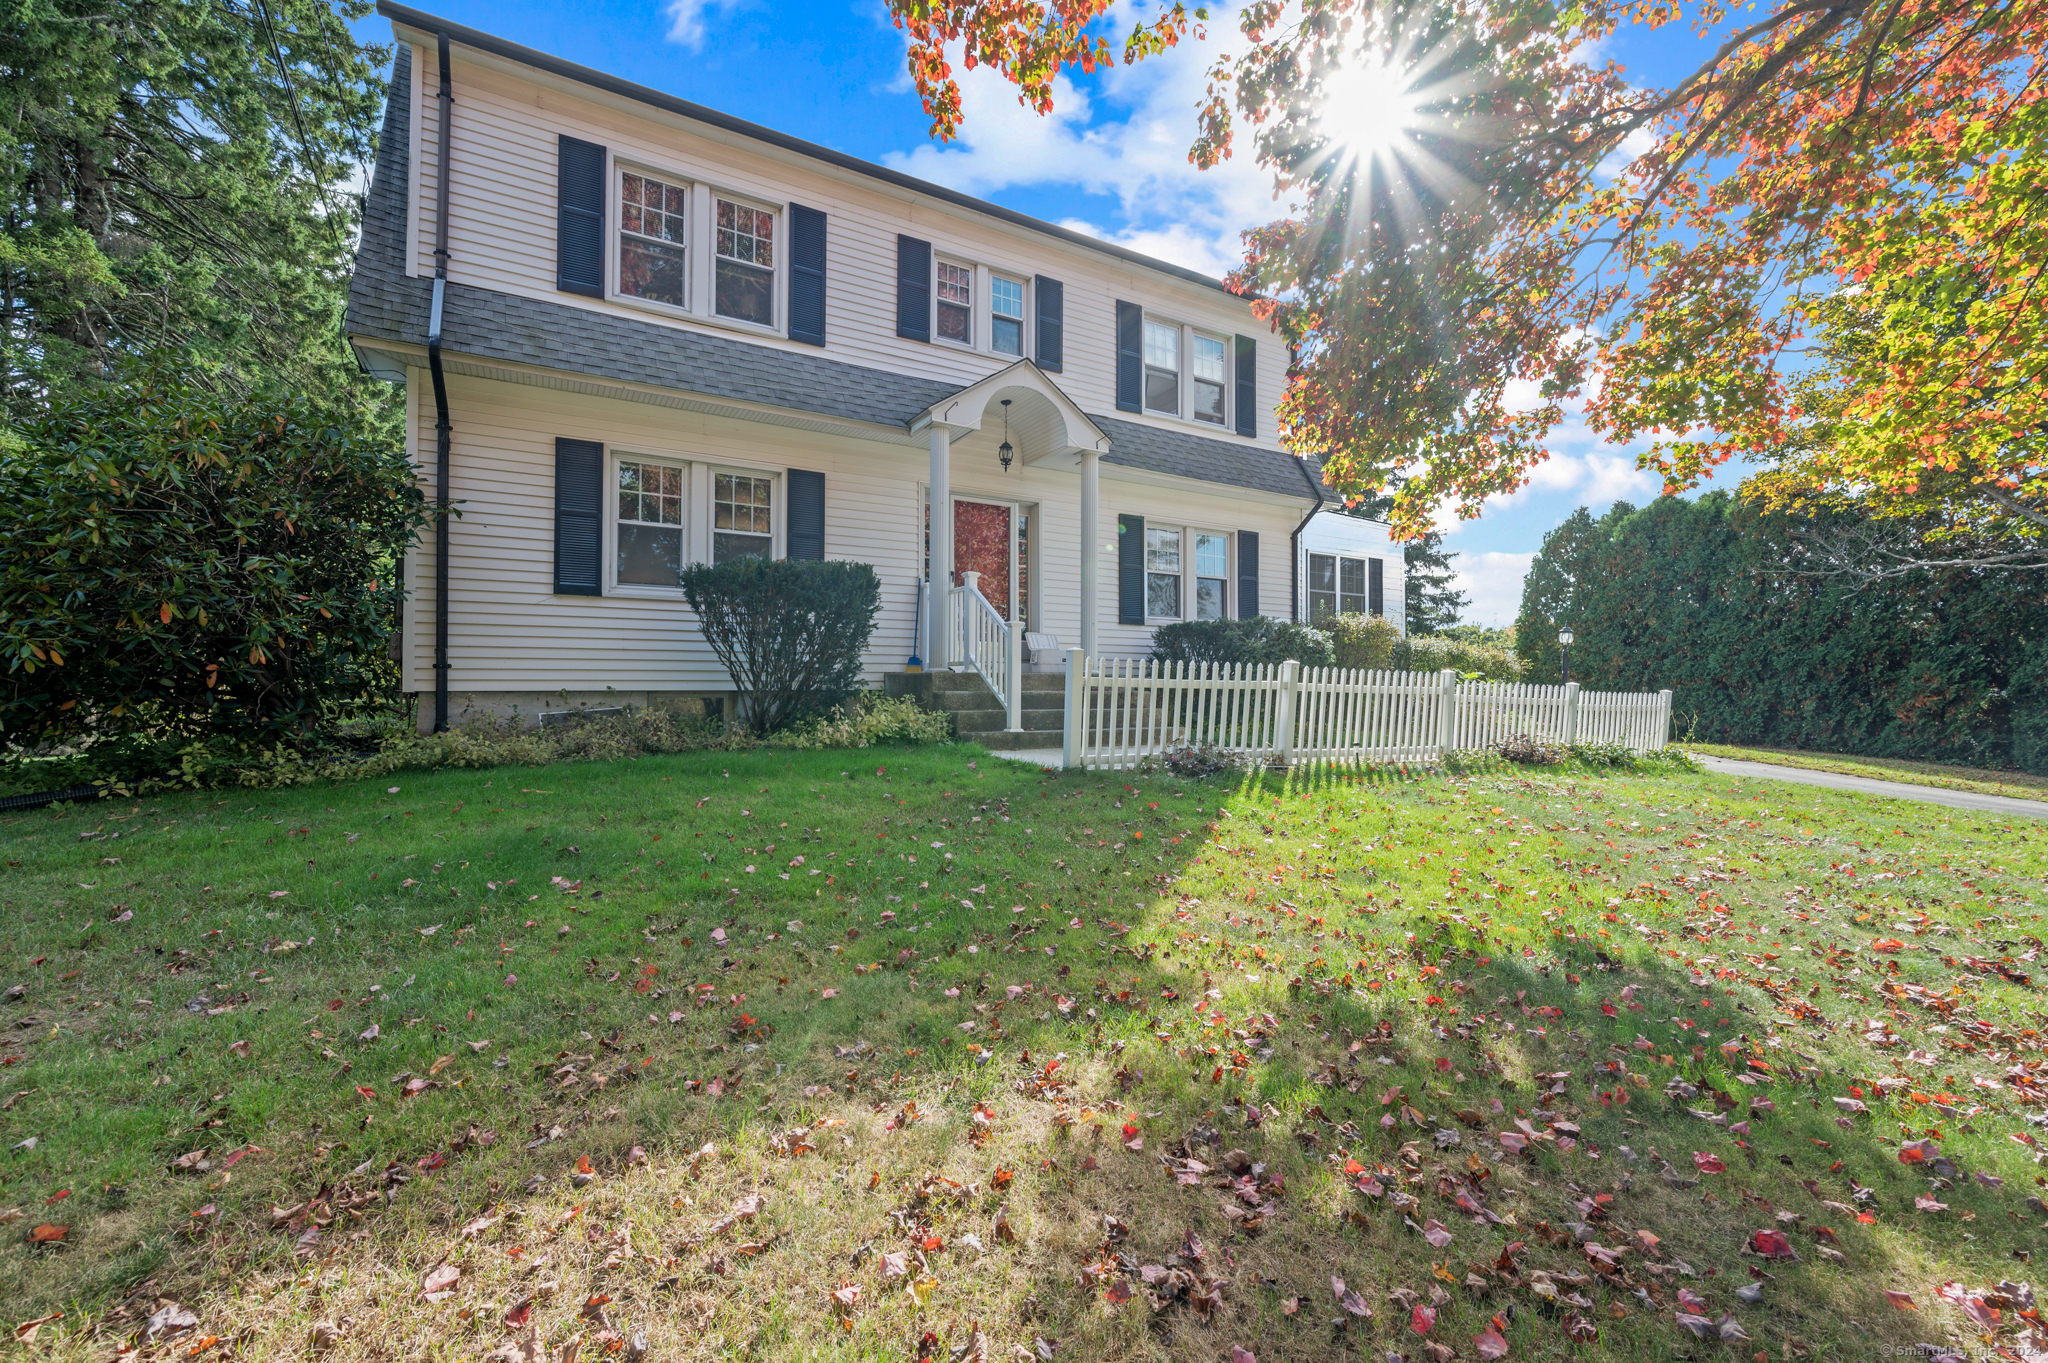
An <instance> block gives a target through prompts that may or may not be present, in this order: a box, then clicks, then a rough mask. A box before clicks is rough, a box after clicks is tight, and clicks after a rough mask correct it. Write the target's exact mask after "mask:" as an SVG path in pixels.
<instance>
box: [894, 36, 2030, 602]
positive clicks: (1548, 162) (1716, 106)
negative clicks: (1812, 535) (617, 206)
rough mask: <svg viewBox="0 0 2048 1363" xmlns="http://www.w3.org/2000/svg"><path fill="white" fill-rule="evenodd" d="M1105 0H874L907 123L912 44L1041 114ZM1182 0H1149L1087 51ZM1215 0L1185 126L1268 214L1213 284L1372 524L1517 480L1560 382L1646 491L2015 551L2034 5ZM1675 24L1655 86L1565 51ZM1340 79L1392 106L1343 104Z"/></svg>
mask: <svg viewBox="0 0 2048 1363" xmlns="http://www.w3.org/2000/svg"><path fill="white" fill-rule="evenodd" d="M1107 8H1108V7H1107V6H1106V5H1105V4H1102V3H1097V2H1096V0H1088V2H1087V3H1080V4H1072V5H1052V6H1046V5H1042V4H1024V3H1014V2H1001V3H999V2H997V0H988V2H986V3H970V2H968V0H961V2H960V3H952V4H943V5H925V4H912V3H908V0H892V3H891V9H892V11H893V12H894V14H895V15H896V18H897V21H898V23H899V25H900V26H902V27H904V28H905V29H906V30H907V31H908V32H909V33H910V35H911V39H912V48H911V73H912V76H913V78H914V79H915V81H916V83H917V85H918V88H919V91H920V93H921V94H922V95H923V97H924V99H925V102H926V107H927V109H928V110H929V111H930V112H931V113H932V116H933V120H934V128H933V130H934V133H935V134H936V135H938V136H940V137H952V136H954V135H956V134H957V133H958V131H959V127H960V123H961V118H962V111H961V106H960V101H959V89H958V86H957V84H956V83H955V81H954V79H953V75H952V71H951V68H950V66H949V65H948V63H947V60H946V55H945V54H946V51H947V50H948V45H949V44H951V45H954V50H960V49H961V48H963V47H964V51H965V60H966V62H967V64H968V66H969V67H973V66H975V65H977V64H988V65H992V66H995V67H996V68H997V69H998V70H999V71H1001V73H1002V74H1003V75H1004V76H1005V78H1007V79H1009V80H1010V81H1011V82H1012V83H1014V84H1015V85H1017V87H1018V89H1019V92H1020V97H1021V98H1022V99H1023V100H1024V101H1025V102H1026V103H1028V104H1029V105H1030V106H1031V107H1033V108H1034V109H1037V110H1038V111H1039V112H1041V113H1044V112H1046V111H1048V110H1049V109H1050V107H1051V100H1052V81H1053V78H1054V77H1055V76H1057V75H1058V74H1059V73H1060V72H1061V71H1063V70H1066V69H1069V68H1075V67H1078V68H1079V69H1081V70H1082V71H1089V70H1092V69H1093V68H1094V67H1095V66H1097V65H1100V64H1105V63H1108V62H1109V61H1110V60H1111V53H1110V48H1109V45H1108V42H1107V41H1106V40H1105V39H1104V38H1102V37H1100V36H1091V32H1090V30H1091V26H1093V25H1096V24H1097V23H1098V21H1100V20H1103V18H1104V15H1105V13H1106V11H1107ZM1207 17H1208V15H1207V11H1205V10H1199V9H1198V10H1195V11H1193V12H1192V18H1193V20H1194V21H1195V24H1194V25H1193V26H1191V23H1190V15H1189V13H1188V12H1186V11H1184V10H1183V9H1182V8H1180V7H1178V6H1176V7H1175V8H1174V9H1172V10H1171V11H1168V12H1166V13H1164V14H1162V15H1161V17H1159V18H1158V19H1157V20H1155V21H1154V22H1153V23H1152V24H1150V25H1149V26H1140V27H1137V28H1135V29H1134V30H1133V31H1132V33H1131V34H1130V35H1129V37H1128V39H1127V40H1126V42H1125V45H1124V52H1123V56H1124V60H1125V61H1126V62H1129V61H1133V60H1138V59H1141V58H1143V57H1145V56H1148V55H1152V54H1155V53H1157V52H1160V51H1163V50H1164V49H1165V48H1167V47H1171V46H1174V45H1176V44H1177V43H1178V42H1179V41H1180V40H1181V39H1182V38H1183V37H1187V36H1190V34H1192V35H1193V36H1196V37H1202V36H1206V35H1205V34H1203V33H1202V30H1201V28H1200V27H1199V23H1200V21H1202V20H1204V19H1206V18H1207ZM1236 20H1237V23H1236V26H1237V29H1238V32H1237V33H1236V34H1235V35H1234V37H1233V41H1232V42H1231V44H1230V45H1229V47H1228V48H1227V50H1226V49H1225V48H1224V47H1223V46H1222V45H1221V44H1220V42H1219V46H1218V49H1217V51H1216V53H1215V55H1214V57H1213V59H1212V61H1211V66H1210V77H1211V80H1210V87H1209V91H1208V96H1207V98H1206V100H1205V102H1204V103H1203V105H1202V106H1201V108H1200V110H1199V112H1198V115H1197V124H1198V126H1197V129H1196V137H1195V140H1194V142H1193V147H1192V150H1191V152H1190V156H1191V159H1193V160H1194V161H1195V162H1196V163H1197V164H1200V165H1203V166H1205V167H1206V166H1209V165H1213V164H1215V163H1216V162H1217V161H1219V160H1221V159H1223V158H1225V157H1227V156H1229V155H1231V153H1232V151H1233V148H1234V145H1235V142H1236V140H1237V137H1238V135H1239V133H1240V132H1249V134H1250V136H1251V138H1252V141H1253V146H1254V148H1255V154H1256V155H1257V157H1258V159H1259V160H1260V162H1261V164H1263V165H1265V166H1267V167H1268V168H1270V169H1271V170H1272V172H1273V174H1274V176H1275V179H1276V183H1277V186H1278V188H1279V189H1280V191H1281V193H1282V198H1283V201H1284V202H1285V203H1286V205H1287V212H1286V216H1284V217H1282V218H1280V219H1278V220H1276V221H1274V222H1272V223H1269V224H1267V225H1265V226H1263V227H1261V228H1258V229H1257V230H1255V231H1252V232H1250V233H1248V234H1247V238H1246V244H1247V253H1246V259H1245V261H1244V263H1243V265H1242V266H1241V267H1240V268H1239V269H1238V270H1237V271H1236V272H1234V274H1233V275H1232V277H1231V280H1230V282H1231V284H1232V286H1233V287H1236V288H1239V289H1241V290H1243V291H1244V292H1246V293H1248V294H1251V295H1253V296H1255V297H1256V298H1257V299H1258V300H1259V302H1258V307H1259V310H1260V312H1261V314H1262V315H1263V316H1265V317H1267V318H1268V319H1269V320H1270V321H1271V322H1272V323H1273V325H1274V326H1275V327H1276V329H1277V330H1278V331H1279V332H1280V333H1281V334H1282V335H1283V336H1284V337H1285V338H1286V340H1287V341H1288V343H1289V344H1290V345H1291V346H1293V347H1294V348H1295V350H1296V352H1297V354H1298V355H1299V363H1298V365H1297V369H1296V373H1295V376H1294V381H1293V382H1292V383H1291V385H1290V387H1289V389H1288V392H1287V394H1286V396H1285V399H1284V401H1283V404H1282V408H1281V419H1282V421H1283V423H1284V425H1285V428H1286V431H1287V434H1288V437H1289V439H1290V440H1291V442H1292V443H1293V444H1294V445H1295V446H1296V447H1297V448H1299V449H1304V450H1312V451H1315V452H1317V453H1319V454H1321V455H1322V456H1323V457H1324V461H1325V463H1324V467H1325V470H1326V473H1327V476H1328V477H1329V479H1330V481H1331V482H1332V484H1334V485H1335V486H1337V487H1339V488H1340V489H1342V490H1344V491H1346V492H1351V493H1364V492H1366V491H1368V490H1371V489H1380V488H1389V487H1397V488H1398V494H1397V496H1396V498H1395V501H1394V510H1393V517H1394V520H1395V525H1396V530H1397V533H1401V534H1411V535H1412V534H1415V533H1419V532H1420V531H1422V530H1424V529H1426V528H1427V527H1428V525H1429V524H1430V521H1431V518H1432V516H1433V515H1434V513H1435V512H1436V511H1437V510H1438V508H1440V507H1443V506H1451V507H1455V508H1456V510H1457V512H1458V514H1460V515H1462V516H1467V517H1470V516H1476V515H1477V514H1478V510H1479V507H1480V505H1481V503H1482V502H1483V501H1484V499H1485V498H1487V497H1488V496H1491V495H1496V494H1500V493H1505V492H1509V491H1512V490H1514V489H1516V488H1518V487H1520V486H1522V485H1523V484H1524V483H1525V482H1526V481H1527V478H1528V476H1529V471H1530V469H1531V468H1532V467H1534V466H1535V465H1536V464H1538V463H1541V462H1542V461H1543V460H1545V459H1546V458H1548V457H1549V454H1550V442H1551V441H1552V439H1553V436H1554V432H1555V431H1556V429H1557V427H1558V426H1559V425H1560V423H1561V422H1563V420H1564V419H1565V417H1566V415H1567V414H1568V411H1569V410H1570V409H1571V408H1573V407H1575V406H1581V407H1583V410H1584V412H1585V416H1586V420H1587V421H1588V423H1589V424H1590V425H1591V426H1592V428H1593V429H1594V430H1595V431H1596V432H1598V433H1600V434H1601V435H1603V436H1605V437H1607V438H1608V439H1610V440H1612V441H1615V442H1617V443H1619V444H1622V445H1625V446H1629V447H1632V448H1637V449H1640V450H1642V453H1641V455H1640V459H1641V463H1642V464H1643V466H1644V467H1646V468H1650V469H1653V470H1655V471H1657V472H1659V473H1661V474H1662V475H1663V476H1664V478H1665V480H1666V486H1667V488H1668V489H1670V490H1673V491H1677V490H1682V489H1685V488H1689V487H1692V486H1695V485H1697V484H1698V483H1700V482H1701V481H1703V480H1705V479H1707V478H1709V477H1711V476H1712V475H1713V474H1714V472H1715V471H1716V470H1717V469H1718V468H1719V467H1720V466H1722V465H1724V464H1726V463H1729V462H1730V461H1734V460H1738V459H1743V460H1757V461H1761V462H1762V463H1763V464H1764V466H1765V471H1764V472H1763V473H1761V474H1758V475H1756V476H1754V477H1752V478H1751V480H1750V482H1749V483H1748V485H1747V487H1746V490H1747V491H1748V492H1749V493H1750V495H1752V496H1754V497H1756V498H1757V499H1759V500H1760V501H1762V502H1763V503H1764V504H1766V505H1767V506H1769V507H1771V508H1773V509H1777V510H1784V511H1790V512H1795V513H1800V514H1805V515H1812V514H1815V513H1817V512H1831V513H1839V512H1840V511H1842V510H1845V509H1846V510H1849V511H1851V512H1853V513H1854V514H1856V515H1858V516H1863V517H1869V516H1875V517H1877V518H1879V519H1884V518H1892V519H1895V520H1897V521H1900V522H1901V523H1904V524H1907V525H1909V526H1910V527H1911V538H1912V542H1913V543H1914V544H1915V545H1916V548H1915V549H1914V550H1913V551H1912V552H1911V553H1909V554H1908V555H1907V557H1908V558H1912V559H1918V560H1920V561H1927V560H1937V561H1941V560H1948V559H1955V560H1958V561H1970V562H1991V563H2006V564H2022V563H2034V562H2039V561H2040V560H2041V554H2040V552H2039V551H2038V549H2037V547H2036V546H2037V545H2039V543H2040V542H2041V537H2042V534H2043V531H2044V530H2048V459H2044V456H2043V454H2042V445H2041V438H2040V436H2039V434H2038V432H2039V431H2040V430H2041V429H2043V428H2044V423H2043V419H2042V418H2043V416H2044V413H2043V411H2042V410H2041V404H2042V402H2043V398H2042V397H2041V396H2040V394H2041V393H2042V391H2043V390H2044V385H2043V384H2042V383H2041V381H2040V380H2041V377H2042V375H2041V369H2042V356H2043V353H2044V340H2048V337H2044V335H2043V327H2044V322H2043V308H2042V302H2041V298H2040V285H2041V282H2042V280H2041V275H2042V270H2043V266H2044V262H2048V249H2044V248H2048V241H2044V239H2043V236H2042V233H2043V231H2044V228H2043V227H2042V225H2041V224H2042V223H2043V221H2044V220H2048V219H2044V214H2043V212H2042V211H2041V210H2042V208H2043V207H2044V206H2048V202H2044V201H2048V178H2044V177H2048V171H2044V170H2043V168H2042V167H2043V164H2044V160H2043V157H2042V156H2041V151H2042V150H2043V130H2044V127H2048V123H2044V114H2043V111H2042V106H2041V94H2042V80H2041V78H2042V76H2043V75H2044V74H2048V73H2044V69H2043V51H2044V36H2048V3H2044V2H2043V0H2003V3H1993V4H1989V5H1983V6H1969V7H1965V6H1956V5H1950V4H1943V3H1940V2H1939V0H1837V3H1831V4H1827V5H1805V4H1783V5H1780V6H1779V7H1778V8H1776V9H1774V10H1772V11H1770V12H1768V13H1766V14H1764V15H1761V16H1758V15H1755V14H1752V13H1743V14H1741V15H1732V14H1731V13H1730V12H1729V10H1728V8H1727V7H1726V6H1725V5H1723V4H1721V3H1719V0H1712V2H1711V3H1708V4H1704V5H1695V6H1692V7H1689V8H1688V9H1686V10H1684V11H1681V10H1679V9H1678V8H1677V7H1674V6H1667V5H1661V4H1651V3H1647V0H1645V2H1644V3H1634V4H1608V3H1595V4H1592V5H1588V6H1578V7H1572V8H1569V9H1564V10H1550V9H1547V8H1529V7H1523V6H1518V5H1510V4H1508V3H1505V0H1400V2H1398V3H1392V4H1362V3H1352V2H1351V0H1306V3H1304V4H1302V5H1300V6H1297V7H1295V8H1293V9H1287V8H1285V7H1283V6H1282V5H1280V4H1278V3H1272V2H1271V0H1262V2H1261V3H1255V4H1252V5H1250V6H1247V7H1246V8H1244V9H1243V10H1241V11H1239V12H1238V14H1237V16H1236ZM1681 21H1683V22H1687V23H1690V24H1692V25H1693V26H1694V27H1695V28H1696V29H1697V30H1698V31H1699V33H1700V34H1701V35H1702V38H1701V46H1702V50H1703V51H1704V52H1705V53H1706V54H1707V55H1706V57H1705V60H1703V61H1702V62H1701V64H1700V65H1699V67H1698V68H1697V69H1696V70H1694V71H1693V72H1692V73H1691V74H1690V75H1689V76H1687V77H1686V78H1685V79H1683V80H1681V81H1679V82H1678V83H1677V84H1676V85H1674V86H1672V87H1671V88H1669V89H1665V90H1658V89H1651V88H1646V87H1644V86H1642V85H1640V84H1637V83H1635V82H1633V81H1632V80H1631V79H1630V78H1629V76H1628V74H1627V73H1626V72H1624V71H1623V70H1622V68H1621V67H1620V66H1619V65H1617V64H1615V63H1614V62H1612V61H1602V60H1601V58H1600V56H1599V55H1598V54H1599V53H1600V51H1601V45H1602V44H1603V43H1604V42H1606V41H1607V40H1609V39H1611V38H1613V37H1614V36H1615V35H1616V34H1617V33H1618V32H1622V31H1624V30H1635V31H1637V32H1641V31H1644V30H1653V29H1657V28H1662V27H1665V26H1668V25H1673V24H1676V23H1679V22H1681ZM1374 82H1377V83H1379V84H1378V86H1375V89H1376V90H1378V95H1379V97H1378V98H1377V100H1376V102H1375V104H1374V106H1373V107H1375V108H1376V109H1385V108H1386V107H1387V106H1388V105H1389V103H1390V102H1391V104H1392V106H1393V108H1394V111H1395V112H1394V115H1393V116H1391V117H1387V116H1382V117H1378V118H1375V119H1374V120H1372V125H1371V126H1346V125H1345V124H1346V118H1345V117H1344V116H1342V113H1343V111H1347V110H1351V109H1352V108H1353V107H1354V106H1355V105H1356V104H1357V102H1358V100H1357V93H1358V90H1359V89H1360V88H1361V83H1368V84H1369V83H1374ZM1380 86H1384V87H1386V88H1385V89H1379V87H1380ZM1353 121H1354V122H1355V121H1356V120H1355V119H1354V120H1353Z"/></svg>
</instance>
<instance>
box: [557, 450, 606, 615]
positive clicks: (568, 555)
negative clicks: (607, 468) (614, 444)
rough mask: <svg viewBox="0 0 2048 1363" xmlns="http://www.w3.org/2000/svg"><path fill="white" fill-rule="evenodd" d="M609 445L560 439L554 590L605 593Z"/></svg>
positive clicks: (567, 593) (571, 593) (573, 593)
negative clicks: (606, 477)
mask: <svg viewBox="0 0 2048 1363" xmlns="http://www.w3.org/2000/svg"><path fill="white" fill-rule="evenodd" d="M603 555H604V446H602V445H600V444H598V443H597V442H596V441H595V440H568V439H557V440H556V441H555V593H556V594H557V595H558V596H602V595H603V594H604V573H603V564H602V563H601V562H600V560H601V559H602V558H603Z"/></svg>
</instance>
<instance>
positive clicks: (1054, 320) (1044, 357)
mask: <svg viewBox="0 0 2048 1363" xmlns="http://www.w3.org/2000/svg"><path fill="white" fill-rule="evenodd" d="M1035 287H1036V290H1037V293H1038V367H1039V368H1040V369H1043V370H1045V371H1046V372H1047V373H1048V374H1057V373H1059V372H1060V366H1061V365H1063V364H1065V363H1066V343H1067V290H1066V286H1065V285H1063V284H1061V283H1060V282H1059V281H1058V280H1057V279H1047V278H1046V277H1045V276H1044V275H1040V276H1038V279H1037V282H1036V285H1035Z"/></svg>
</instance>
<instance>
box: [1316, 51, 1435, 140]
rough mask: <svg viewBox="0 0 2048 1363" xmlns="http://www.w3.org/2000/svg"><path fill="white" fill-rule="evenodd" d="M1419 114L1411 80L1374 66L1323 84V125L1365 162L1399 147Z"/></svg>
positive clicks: (1396, 72)
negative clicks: (1364, 159)
mask: <svg viewBox="0 0 2048 1363" xmlns="http://www.w3.org/2000/svg"><path fill="white" fill-rule="evenodd" d="M1418 108H1419V103H1418V100H1417V98H1416V94H1415V91H1414V89H1413V88H1412V86H1411V85H1410V82H1409V74H1408V73H1406V72H1403V71H1401V70H1398V69H1396V68H1395V67H1393V66H1391V65H1387V64H1384V63H1375V64H1373V65H1369V66H1361V67H1359V68H1358V69H1357V70H1353V71H1346V72H1343V73H1342V74H1340V75H1337V76H1333V77H1332V78H1331V79H1330V80H1329V81H1327V82H1326V83H1325V89H1324V97H1323V112H1322V119H1321V121H1322V124H1323V127H1324V128H1325V129H1326V130H1327V131H1328V132H1329V134H1330V136H1331V137H1332V138H1333V139H1334V140H1335V141H1337V142H1338V143H1340V144H1341V145H1343V146H1344V147H1345V148H1346V149H1347V150H1349V151H1350V152H1351V153H1352V154H1353V155H1354V156H1358V157H1360V158H1366V159H1369V158H1372V157H1376V156H1381V155H1384V154H1386V153H1388V152H1391V151H1393V150H1394V149H1395V148H1396V147H1398V146H1399V145H1400V144H1401V142H1402V141H1403V140H1404V139H1405V138H1406V136H1407V134H1408V133H1409V131H1410V130H1411V129H1413V128H1414V127H1415V124H1416V115H1417V111H1418Z"/></svg>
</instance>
